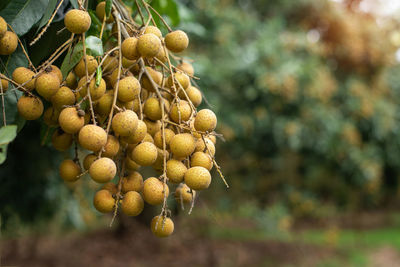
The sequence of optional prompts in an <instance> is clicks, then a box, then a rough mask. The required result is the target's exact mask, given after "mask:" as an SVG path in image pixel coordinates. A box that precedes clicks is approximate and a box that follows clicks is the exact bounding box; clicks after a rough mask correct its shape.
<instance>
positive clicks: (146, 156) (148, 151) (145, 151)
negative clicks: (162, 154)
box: [131, 142, 158, 166]
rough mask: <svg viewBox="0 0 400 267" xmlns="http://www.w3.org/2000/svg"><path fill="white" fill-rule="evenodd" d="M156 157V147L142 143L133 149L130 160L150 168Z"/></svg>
mask: <svg viewBox="0 0 400 267" xmlns="http://www.w3.org/2000/svg"><path fill="white" fill-rule="evenodd" d="M157 155H158V154H157V147H156V146H155V145H154V144H152V143H150V142H144V143H141V144H139V145H137V146H136V147H135V149H134V150H133V151H132V155H131V158H132V159H133V160H134V161H135V162H136V163H137V164H139V165H141V166H150V165H153V163H154V162H155V161H156V159H157Z"/></svg>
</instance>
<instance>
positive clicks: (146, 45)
mask: <svg viewBox="0 0 400 267" xmlns="http://www.w3.org/2000/svg"><path fill="white" fill-rule="evenodd" d="M160 49H161V41H160V38H158V37H157V36H156V35H154V34H152V33H146V34H143V35H142V36H140V37H139V40H138V43H137V51H138V52H139V54H140V55H141V56H142V57H145V58H151V57H154V56H156V55H157V54H158V51H160Z"/></svg>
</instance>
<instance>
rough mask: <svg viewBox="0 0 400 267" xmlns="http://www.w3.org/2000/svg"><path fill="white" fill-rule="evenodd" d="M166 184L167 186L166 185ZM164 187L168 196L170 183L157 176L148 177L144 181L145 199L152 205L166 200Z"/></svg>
mask: <svg viewBox="0 0 400 267" xmlns="http://www.w3.org/2000/svg"><path fill="white" fill-rule="evenodd" d="M164 186H165V187H164ZM164 188H165V195H166V196H167V197H168V195H169V188H168V185H167V184H165V185H164V183H163V182H161V181H160V180H158V179H157V178H155V177H150V178H147V179H146V180H145V181H144V183H143V199H144V201H146V202H147V203H148V204H150V205H159V204H161V203H163V201H164Z"/></svg>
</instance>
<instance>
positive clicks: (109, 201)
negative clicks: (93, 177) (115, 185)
mask: <svg viewBox="0 0 400 267" xmlns="http://www.w3.org/2000/svg"><path fill="white" fill-rule="evenodd" d="M93 205H94V207H95V208H96V210H98V211H100V212H102V213H108V212H111V211H112V210H113V209H114V205H115V199H114V198H113V196H112V194H111V192H110V191H108V190H107V189H101V190H99V191H97V192H96V194H95V195H94V198H93Z"/></svg>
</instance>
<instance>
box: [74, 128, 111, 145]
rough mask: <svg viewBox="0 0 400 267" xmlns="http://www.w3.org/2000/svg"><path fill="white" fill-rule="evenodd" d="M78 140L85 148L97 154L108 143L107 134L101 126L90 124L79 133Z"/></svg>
mask: <svg viewBox="0 0 400 267" xmlns="http://www.w3.org/2000/svg"><path fill="white" fill-rule="evenodd" d="M78 140H79V144H80V145H81V146H82V147H83V148H86V149H87V150H90V151H93V152H97V151H99V150H100V149H101V148H102V147H103V146H105V144H106V143H107V133H106V131H104V129H103V128H101V127H100V126H97V125H93V124H88V125H85V126H83V127H82V129H81V130H80V131H79V136H78Z"/></svg>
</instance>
